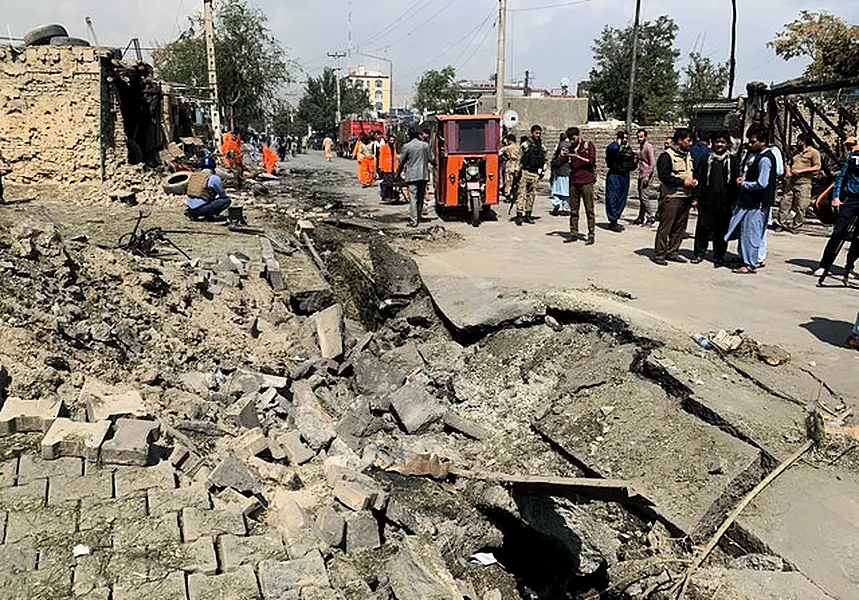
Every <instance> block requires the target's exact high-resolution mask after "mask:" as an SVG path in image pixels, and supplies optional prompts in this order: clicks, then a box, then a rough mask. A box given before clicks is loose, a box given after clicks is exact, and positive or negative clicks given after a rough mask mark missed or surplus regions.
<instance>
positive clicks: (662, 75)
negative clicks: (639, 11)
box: [590, 15, 680, 124]
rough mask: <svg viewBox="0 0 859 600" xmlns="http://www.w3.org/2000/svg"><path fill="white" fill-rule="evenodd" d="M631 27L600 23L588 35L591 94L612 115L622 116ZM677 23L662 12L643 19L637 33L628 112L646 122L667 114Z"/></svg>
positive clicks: (672, 94)
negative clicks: (591, 58)
mask: <svg viewBox="0 0 859 600" xmlns="http://www.w3.org/2000/svg"><path fill="white" fill-rule="evenodd" d="M632 34H633V28H632V27H627V28H625V29H615V28H613V27H604V28H603V30H602V33H601V34H600V37H599V38H597V39H596V40H594V45H593V52H594V62H595V63H596V67H594V69H592V70H591V74H590V79H591V80H590V89H591V93H592V94H593V95H594V96H595V97H596V99H597V100H599V101H600V102H601V103H602V105H603V107H605V109H606V110H607V111H608V112H609V113H612V114H614V115H615V116H617V117H622V116H625V115H626V106H627V102H628V98H629V73H630V71H631V69H632V39H633V38H632ZM676 36H677V25H676V24H675V23H674V21H673V20H672V19H671V18H670V17H667V16H664V15H663V16H661V17H659V18H658V19H656V21H645V22H644V23H642V24H641V27H640V30H639V34H638V52H639V54H638V63H637V64H638V67H637V70H636V76H635V81H636V84H635V95H634V97H633V104H632V116H633V119H635V121H636V122H637V123H641V124H649V123H653V122H655V121H660V120H663V119H668V118H671V117H672V116H673V109H674V103H675V98H676V97H677V86H678V77H679V74H678V73H677V71H675V70H674V61H675V60H677V57H678V56H680V52H679V51H678V50H677V49H676V48H675V47H674V40H675V38H676Z"/></svg>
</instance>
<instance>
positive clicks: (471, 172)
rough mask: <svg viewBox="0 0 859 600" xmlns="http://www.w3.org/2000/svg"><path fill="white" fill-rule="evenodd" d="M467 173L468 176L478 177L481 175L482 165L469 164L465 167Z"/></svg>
mask: <svg viewBox="0 0 859 600" xmlns="http://www.w3.org/2000/svg"><path fill="white" fill-rule="evenodd" d="M465 174H466V176H468V177H472V178H477V177H479V176H480V167H478V166H477V165H468V166H467V167H466V168H465Z"/></svg>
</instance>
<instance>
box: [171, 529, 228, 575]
mask: <svg viewBox="0 0 859 600" xmlns="http://www.w3.org/2000/svg"><path fill="white" fill-rule="evenodd" d="M177 554H178V557H179V561H178V564H179V566H180V567H181V568H182V570H183V571H185V572H186V573H202V574H203V575H214V574H215V573H217V572H218V558H217V556H216V555H215V540H214V539H213V538H211V537H209V536H206V537H201V538H200V539H198V540H196V541H193V542H189V543H186V544H182V545H181V546H180V547H179V550H178V553H177Z"/></svg>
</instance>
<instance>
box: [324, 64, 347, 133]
mask: <svg viewBox="0 0 859 600" xmlns="http://www.w3.org/2000/svg"><path fill="white" fill-rule="evenodd" d="M345 56H346V53H345V52H329V53H328V57H329V58H333V59H335V60H336V61H337V66H336V67H335V69H334V72H335V87H336V88H337V114H336V115H335V116H334V127H339V126H340V121H342V120H343V114H342V113H341V109H340V102H341V100H340V59H341V58H343V57H345Z"/></svg>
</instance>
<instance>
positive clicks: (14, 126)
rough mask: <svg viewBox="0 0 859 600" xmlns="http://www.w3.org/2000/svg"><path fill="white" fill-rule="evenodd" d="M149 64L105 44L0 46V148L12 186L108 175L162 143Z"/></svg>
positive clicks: (157, 93) (153, 151) (90, 179)
mask: <svg viewBox="0 0 859 600" xmlns="http://www.w3.org/2000/svg"><path fill="white" fill-rule="evenodd" d="M161 104H162V102H161V91H160V87H159V84H158V83H156V82H155V81H154V80H153V78H152V67H151V66H149V65H146V64H144V63H138V62H126V61H121V60H118V59H117V55H116V53H115V52H114V51H113V50H112V49H108V48H91V47H71V46H30V47H27V48H17V47H13V46H0V115H2V116H3V117H2V119H0V149H2V152H3V154H4V156H5V157H6V159H7V160H9V162H10V163H11V166H12V173H11V175H10V176H9V179H8V180H9V181H10V182H11V183H35V182H39V181H44V180H49V181H51V182H52V183H58V184H66V183H72V184H75V183H89V182H98V181H104V180H106V179H108V178H110V175H111V174H112V171H113V169H115V168H116V167H117V166H118V165H120V164H123V163H125V162H128V163H131V164H138V163H141V162H144V161H149V160H151V159H153V158H154V157H156V156H157V152H158V150H159V149H161V148H162V147H163V146H164V140H163V130H162V126H161V121H162V110H161Z"/></svg>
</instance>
